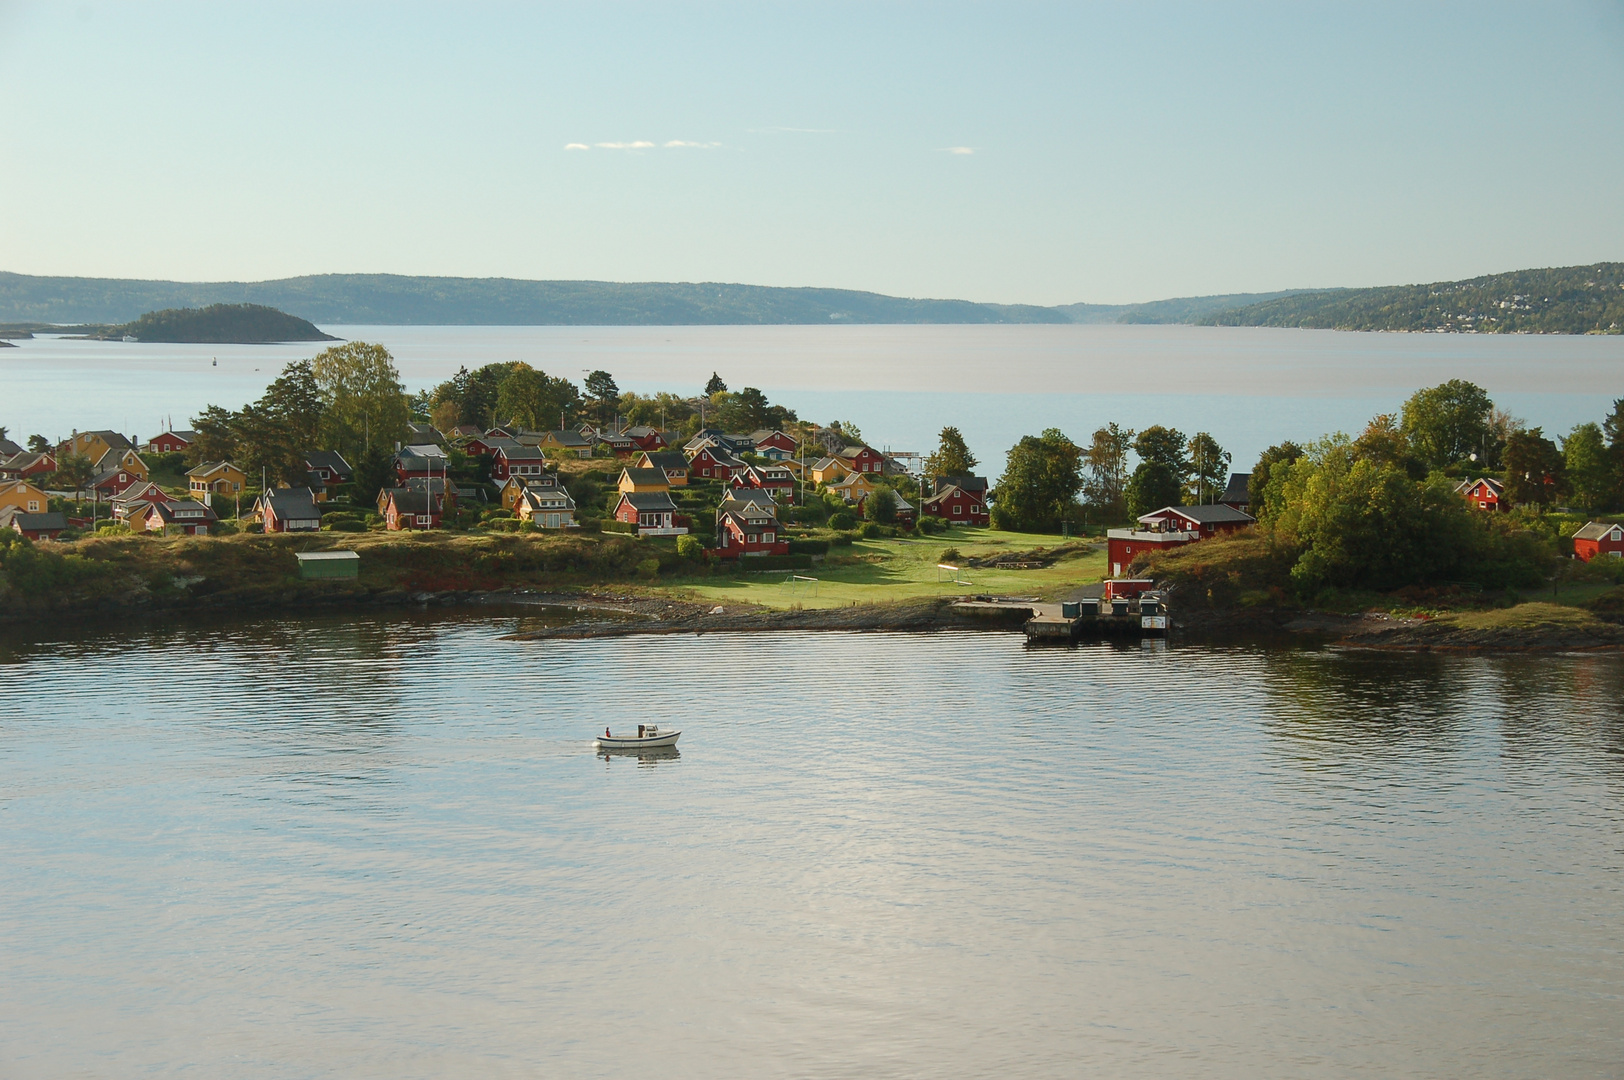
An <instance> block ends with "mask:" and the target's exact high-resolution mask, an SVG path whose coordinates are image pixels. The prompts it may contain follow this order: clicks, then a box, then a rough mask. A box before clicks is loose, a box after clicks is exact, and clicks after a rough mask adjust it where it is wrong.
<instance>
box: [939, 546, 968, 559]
mask: <svg viewBox="0 0 1624 1080" xmlns="http://www.w3.org/2000/svg"><path fill="white" fill-rule="evenodd" d="M963 557H964V556H962V555H960V554H959V549H958V548H955V547H950V548H943V549H942V553H941V554H940V555H938V556H937V557H936V561H937V562H948V563H950V562H952V561H953V560H954V559H962V558H963Z"/></svg>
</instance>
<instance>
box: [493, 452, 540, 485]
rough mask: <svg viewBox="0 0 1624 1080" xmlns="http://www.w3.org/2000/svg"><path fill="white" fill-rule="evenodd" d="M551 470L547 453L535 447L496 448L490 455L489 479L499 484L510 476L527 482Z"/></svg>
mask: <svg viewBox="0 0 1624 1080" xmlns="http://www.w3.org/2000/svg"><path fill="white" fill-rule="evenodd" d="M551 471H552V470H551V469H550V468H549V467H548V464H547V453H546V451H544V450H542V449H541V448H540V447H536V446H517V445H515V446H498V447H497V448H496V450H495V451H494V452H493V453H492V454H491V479H492V480H494V481H495V482H496V483H498V484H500V483H501V482H502V481H504V480H506V479H507V478H508V477H510V476H517V477H518V478H519V479H521V480H526V481H528V480H529V479H530V478H531V477H535V476H541V475H543V474H544V473H548V472H551Z"/></svg>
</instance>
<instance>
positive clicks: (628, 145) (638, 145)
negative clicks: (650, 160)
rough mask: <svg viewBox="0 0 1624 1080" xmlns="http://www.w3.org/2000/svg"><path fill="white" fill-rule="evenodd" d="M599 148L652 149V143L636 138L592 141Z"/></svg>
mask: <svg viewBox="0 0 1624 1080" xmlns="http://www.w3.org/2000/svg"><path fill="white" fill-rule="evenodd" d="M592 145H593V146H596V147H598V148H599V149H600V150H652V149H654V144H653V143H651V142H644V141H643V140H642V139H638V140H637V141H636V142H601V143H593V144H592Z"/></svg>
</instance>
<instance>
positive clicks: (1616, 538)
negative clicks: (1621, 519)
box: [1573, 521, 1624, 562]
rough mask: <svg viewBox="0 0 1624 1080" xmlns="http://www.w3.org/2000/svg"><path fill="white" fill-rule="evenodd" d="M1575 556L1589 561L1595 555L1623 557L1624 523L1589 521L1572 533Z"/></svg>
mask: <svg viewBox="0 0 1624 1080" xmlns="http://www.w3.org/2000/svg"><path fill="white" fill-rule="evenodd" d="M1573 554H1574V557H1575V558H1579V559H1583V560H1584V561H1585V562H1589V561H1590V560H1591V559H1594V558H1596V557H1597V556H1603V557H1605V558H1609V559H1620V558H1624V525H1614V524H1612V523H1611V522H1607V521H1591V522H1587V523H1586V524H1585V527H1584V528H1582V529H1580V530H1579V531H1578V532H1576V533H1574V534H1573Z"/></svg>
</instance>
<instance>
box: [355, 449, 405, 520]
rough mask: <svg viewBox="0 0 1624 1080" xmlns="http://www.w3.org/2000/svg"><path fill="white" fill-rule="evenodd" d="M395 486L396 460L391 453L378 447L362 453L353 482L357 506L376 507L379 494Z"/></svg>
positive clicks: (356, 465)
mask: <svg viewBox="0 0 1624 1080" xmlns="http://www.w3.org/2000/svg"><path fill="white" fill-rule="evenodd" d="M394 486H395V467H394V459H393V458H392V457H391V455H390V453H389V451H386V450H385V449H383V447H382V446H377V445H374V446H370V447H368V448H367V449H365V450H363V451H361V456H360V457H359V458H357V459H356V461H355V477H354V479H353V480H352V481H351V487H352V489H353V491H354V495H353V501H354V502H355V503H356V505H358V506H376V505H377V503H378V493H379V492H380V491H382V490H383V489H384V488H392V487H394Z"/></svg>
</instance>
